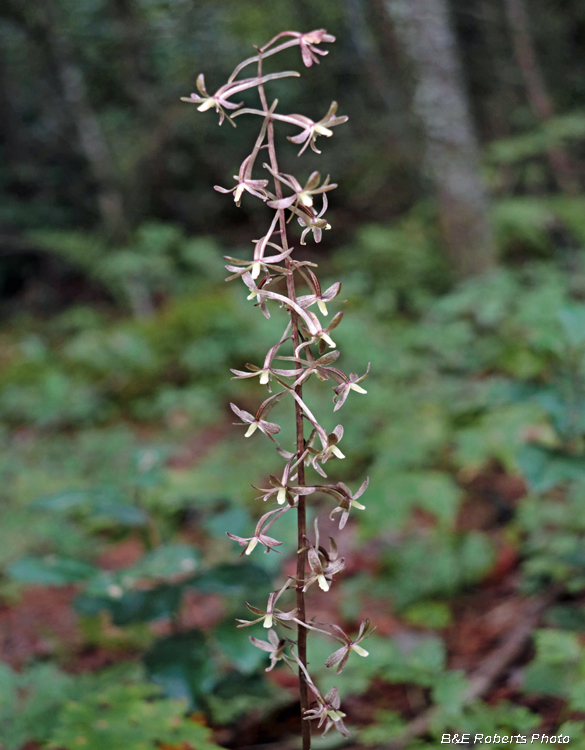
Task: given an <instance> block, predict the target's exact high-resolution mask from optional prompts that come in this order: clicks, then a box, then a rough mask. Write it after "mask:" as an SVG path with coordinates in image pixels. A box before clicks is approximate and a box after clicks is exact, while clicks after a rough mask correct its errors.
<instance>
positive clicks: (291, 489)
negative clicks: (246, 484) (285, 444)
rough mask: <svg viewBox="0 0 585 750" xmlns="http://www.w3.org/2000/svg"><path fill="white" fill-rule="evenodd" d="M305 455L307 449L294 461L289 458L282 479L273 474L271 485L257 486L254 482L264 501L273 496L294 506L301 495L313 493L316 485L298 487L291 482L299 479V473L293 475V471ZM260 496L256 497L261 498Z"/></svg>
mask: <svg viewBox="0 0 585 750" xmlns="http://www.w3.org/2000/svg"><path fill="white" fill-rule="evenodd" d="M305 455H306V451H305V453H303V454H302V455H301V457H300V458H299V459H298V460H297V461H295V462H294V463H293V462H292V459H289V460H288V461H287V463H286V465H285V467H284V471H283V472H282V477H281V479H278V477H275V476H274V474H271V475H270V484H271V485H272V486H271V487H269V488H263V487H256V485H254V484H253V485H252V487H254V489H255V490H258V492H261V493H262V494H261V495H260V497H261V498H262V499H263V500H264V502H266V501H267V500H271V499H272V498H273V497H276V502H277V503H278V504H279V505H284V503H285V502H288V504H289V505H290V506H294V505H295V503H296V500H297V497H298V496H299V495H311V494H312V493H313V492H314V491H315V488H314V487H306V486H304V485H303V486H302V487H296V486H294V485H293V484H291V483H292V482H294V481H295V480H296V479H297V475H296V474H294V475H293V473H292V472H293V471H294V470H295V469H296V467H297V466H298V465H299V464H300V463H301V461H303V460H304V458H305ZM260 497H258V498H256V499H257V500H259V499H260Z"/></svg>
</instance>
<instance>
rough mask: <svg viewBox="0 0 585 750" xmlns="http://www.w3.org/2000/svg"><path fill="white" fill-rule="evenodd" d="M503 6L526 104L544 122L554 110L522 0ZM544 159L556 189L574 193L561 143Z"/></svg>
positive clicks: (575, 188)
mask: <svg viewBox="0 0 585 750" xmlns="http://www.w3.org/2000/svg"><path fill="white" fill-rule="evenodd" d="M504 5H505V7H506V14H507V16H508V24H509V25H510V30H511V32H512V42H513V45H514V54H515V56H516V61H517V63H518V67H519V68H520V70H521V71H522V76H523V78H524V84H525V86H526V94H527V96H528V104H529V105H530V109H531V110H532V114H533V115H534V117H535V119H536V120H538V121H539V122H546V121H547V120H548V119H550V118H551V117H552V116H553V115H554V109H553V106H552V101H551V98H550V96H549V95H548V91H547V88H546V84H545V82H544V78H543V75H542V72H541V70H540V66H539V65H538V60H537V59H536V51H535V49H534V44H533V41H532V34H531V33H530V23H529V19H528V14H527V12H526V6H525V4H524V0H504ZM547 158H548V163H549V165H550V168H551V171H552V173H553V175H554V178H555V180H556V182H557V185H558V186H559V188H560V189H561V190H562V191H563V192H565V193H569V194H571V195H575V194H576V193H578V192H579V182H578V180H577V177H576V175H575V173H574V171H573V169H572V168H571V163H570V161H569V157H568V156H567V152H566V151H565V149H564V148H562V147H561V146H553V147H551V148H549V149H548V151H547Z"/></svg>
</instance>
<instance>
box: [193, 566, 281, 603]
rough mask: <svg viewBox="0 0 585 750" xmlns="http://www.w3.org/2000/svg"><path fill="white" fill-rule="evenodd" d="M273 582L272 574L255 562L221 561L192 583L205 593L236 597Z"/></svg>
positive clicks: (261, 589)
mask: <svg viewBox="0 0 585 750" xmlns="http://www.w3.org/2000/svg"><path fill="white" fill-rule="evenodd" d="M271 582H272V578H271V576H270V575H269V574H268V573H267V572H266V571H265V570H264V569H263V568H260V567H259V566H258V565H254V564H253V563H248V564H244V565H242V564H238V563H233V564H232V563H221V564H220V565H216V566H214V567H213V568H211V570H208V571H206V572H205V573H202V574H201V575H200V576H198V577H197V578H196V579H195V580H194V581H193V582H192V583H191V584H190V585H191V586H192V587H193V588H196V589H197V590H198V591H202V592H203V593H205V594H227V595H228V596H231V597H233V598H235V597H236V596H240V595H241V594H242V593H244V592H247V591H248V592H257V591H263V590H265V589H266V588H269V587H270V585H271Z"/></svg>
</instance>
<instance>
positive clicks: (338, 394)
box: [333, 362, 370, 411]
mask: <svg viewBox="0 0 585 750" xmlns="http://www.w3.org/2000/svg"><path fill="white" fill-rule="evenodd" d="M369 372H370V363H369V362H368V369H367V370H366V371H365V373H364V374H363V375H362V376H361V378H358V376H357V374H356V373H355V372H351V373H350V374H349V378H347V379H346V380H344V381H343V382H342V383H340V384H339V385H336V386H335V387H334V388H333V390H334V391H335V396H334V397H333V403H334V404H335V408H334V409H333V411H337V410H338V409H341V407H342V406H343V404H344V403H345V400H346V399H347V397H348V396H349V392H350V391H355V392H356V393H367V391H366V389H365V388H362V387H361V385H358V383H361V382H362V381H363V380H365V379H366V378H367V377H368V373H369Z"/></svg>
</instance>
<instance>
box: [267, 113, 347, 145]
mask: <svg viewBox="0 0 585 750" xmlns="http://www.w3.org/2000/svg"><path fill="white" fill-rule="evenodd" d="M336 112H337V102H331V106H330V107H329V110H328V112H327V114H326V115H325V117H323V118H322V119H321V120H319V121H318V122H313V120H311V119H309V118H308V117H305V116H304V115H288V116H286V115H284V116H280V117H278V118H277V119H279V120H283V121H284V122H290V123H291V124H293V125H298V126H299V127H300V128H302V130H301V132H300V133H298V134H297V135H293V136H287V137H288V140H289V141H291V142H292V143H296V144H297V145H299V144H301V143H302V144H303V146H302V148H301V150H300V151H299V153H298V154H297V156H300V155H301V154H302V153H303V152H304V151H305V150H306V148H307V146H311V149H312V150H313V151H314V152H315V153H316V154H320V153H321V152H320V151H319V149H318V148H317V146H316V145H315V142H316V140H317V137H318V136H320V135H324V136H325V137H326V138H331V136H332V135H333V132H332V131H331V128H334V127H335V126H336V125H341V124H342V123H344V122H347V121H348V119H349V118H348V117H347V116H346V115H343V116H342V117H335V113H336Z"/></svg>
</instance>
